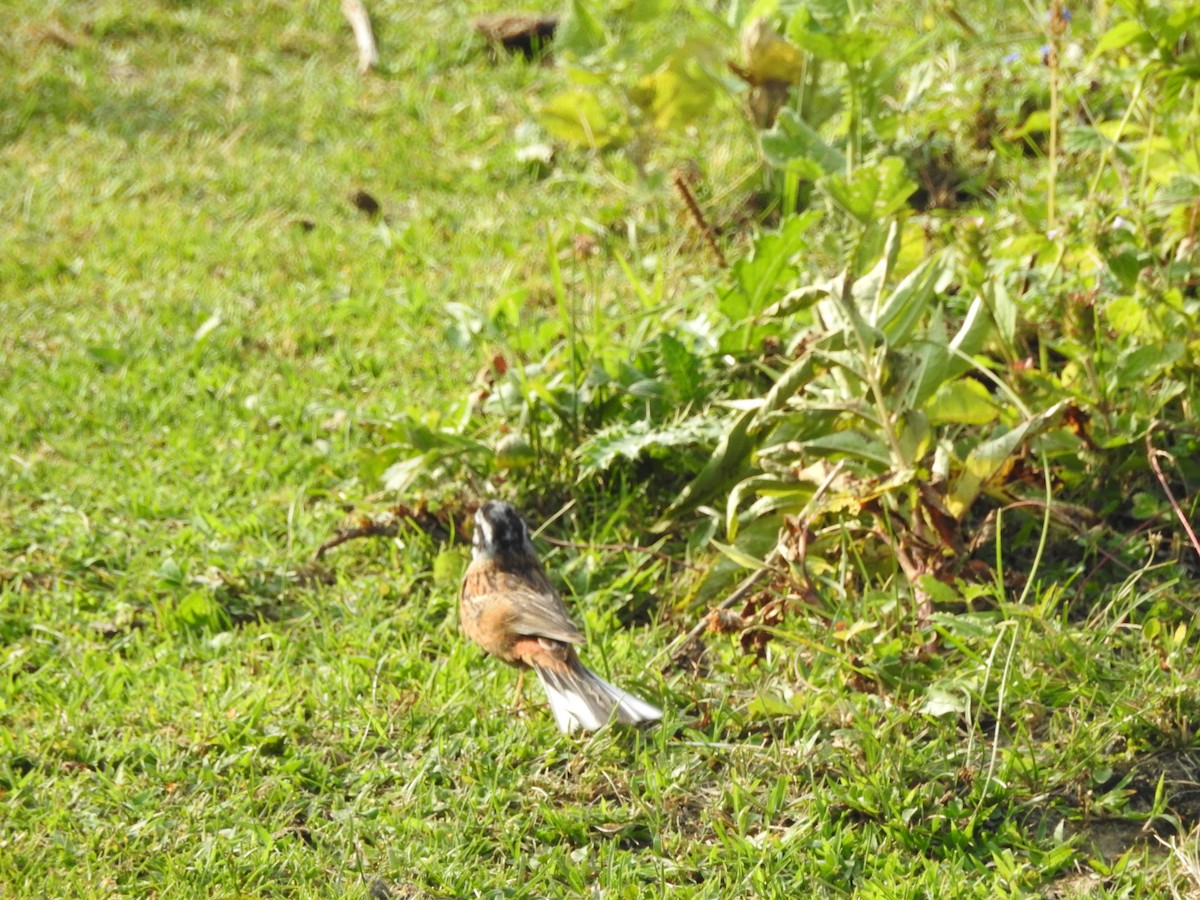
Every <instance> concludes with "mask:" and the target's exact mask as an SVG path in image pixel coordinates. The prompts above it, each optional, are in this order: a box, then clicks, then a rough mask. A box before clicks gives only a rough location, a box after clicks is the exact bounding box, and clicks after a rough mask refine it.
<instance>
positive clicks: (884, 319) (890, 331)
mask: <svg viewBox="0 0 1200 900" xmlns="http://www.w3.org/2000/svg"><path fill="white" fill-rule="evenodd" d="M946 274H947V268H946V266H945V262H944V259H943V258H942V257H941V256H937V257H932V258H930V259H927V260H925V261H924V262H923V263H921V264H920V265H919V266H917V268H915V269H913V270H912V271H911V272H909V273H908V275H906V276H905V277H904V279H903V280H902V281H901V282H900V283H899V284H898V285H896V288H895V290H893V291H892V292H891V294H889V295H888V296H887V299H886V300H884V301H883V303H882V306H881V307H880V308H878V310H877V312H876V313H875V315H874V316H873V317H872V321H871V324H873V325H874V326H875V327H876V328H878V329H879V330H880V331H882V332H883V333H884V335H885V336H886V337H887V339H888V344H889V345H890V346H892V347H900V346H903V345H904V344H905V343H906V342H907V341H908V339H909V337H910V336H911V335H912V333H913V330H914V329H915V328H916V326H917V323H918V322H920V321H921V319H922V317H923V316H924V315H927V314H928V313H930V312H931V311H932V309H931V307H932V303H931V301H932V300H933V298H934V292H935V291H936V290H937V288H938V285H939V283H940V282H941V281H942V278H943V276H944V275H946Z"/></svg>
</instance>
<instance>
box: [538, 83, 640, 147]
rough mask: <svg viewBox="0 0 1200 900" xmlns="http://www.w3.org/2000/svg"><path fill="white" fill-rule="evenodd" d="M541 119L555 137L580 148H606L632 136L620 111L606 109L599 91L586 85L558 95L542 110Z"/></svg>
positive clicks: (539, 118) (539, 117) (539, 114)
mask: <svg viewBox="0 0 1200 900" xmlns="http://www.w3.org/2000/svg"><path fill="white" fill-rule="evenodd" d="M538 121H539V122H540V123H541V125H542V127H543V128H545V129H546V131H548V132H549V133H550V134H552V135H553V136H554V137H556V138H558V139H559V140H562V141H566V142H567V143H569V144H574V145H576V146H578V147H594V148H596V149H600V150H602V149H604V148H606V147H612V146H614V145H616V144H620V143H623V142H624V141H625V139H626V137H627V136H628V128H627V127H626V124H625V121H624V118H623V116H622V115H621V113H620V111H619V110H615V109H612V108H607V109H606V108H605V106H604V105H603V104H602V103H601V102H600V100H599V98H598V97H597V96H596V95H595V94H593V93H592V92H591V91H587V90H584V89H582V88H572V89H570V90H566V91H563V92H562V93H559V94H555V95H554V96H553V97H551V98H550V99H549V100H548V101H547V102H546V103H545V105H543V106H542V108H541V110H539V112H538Z"/></svg>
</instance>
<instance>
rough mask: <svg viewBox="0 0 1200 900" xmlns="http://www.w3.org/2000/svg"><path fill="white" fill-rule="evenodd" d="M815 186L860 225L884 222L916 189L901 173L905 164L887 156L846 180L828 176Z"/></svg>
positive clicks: (901, 206) (914, 183)
mask: <svg viewBox="0 0 1200 900" xmlns="http://www.w3.org/2000/svg"><path fill="white" fill-rule="evenodd" d="M817 186H818V187H819V188H820V189H821V190H822V191H824V192H825V194H826V195H828V197H829V198H830V199H831V200H832V201H833V202H834V203H835V204H837V206H838V207H840V208H841V209H842V210H844V211H845V212H847V213H849V214H850V215H851V216H852V217H854V218H855V219H856V220H857V221H858V222H860V223H861V224H863V225H870V224H872V223H875V222H878V221H880V220H882V219H887V218H888V217H890V216H892V215H893V214H895V213H896V212H898V211H899V210H901V209H902V208H903V207H904V205H905V204H906V203H907V202H908V198H909V197H911V196H912V194H913V192H914V191H915V190H916V189H917V185H916V182H914V181H912V180H911V179H909V177H908V175H907V174H906V173H905V171H904V160H902V159H900V158H899V157H896V156H889V157H887V158H886V159H883V160H880V161H879V162H878V163H877V164H875V165H874V166H863V167H862V168H860V169H858V170H857V171H855V172H854V174H852V175H849V176H844V175H830V176H828V177H826V178H823V179H821V180H820V181H819V182H817Z"/></svg>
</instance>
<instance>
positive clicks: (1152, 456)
mask: <svg viewBox="0 0 1200 900" xmlns="http://www.w3.org/2000/svg"><path fill="white" fill-rule="evenodd" d="M1156 424H1157V423H1156ZM1153 434H1154V425H1151V426H1150V429H1149V430H1148V431H1147V432H1146V458H1147V459H1148V460H1149V461H1150V468H1151V469H1153V470H1154V477H1155V478H1157V479H1158V483H1159V484H1161V485H1162V489H1163V493H1164V494H1166V495H1167V502H1168V503H1170V504H1171V509H1173V510H1175V516H1176V518H1178V519H1179V523H1180V524H1181V525H1183V530H1184V531H1186V532H1187V536H1188V539H1189V540H1190V541H1191V542H1192V549H1193V550H1195V551H1196V556H1200V540H1197V538H1196V532H1195V531H1193V530H1192V525H1191V523H1190V522H1188V520H1187V516H1185V515H1184V514H1183V510H1182V509H1181V508H1180V506H1179V501H1178V500H1176V499H1175V495H1174V494H1173V493H1171V487H1170V485H1168V484H1167V477H1166V476H1165V475H1163V470H1162V467H1161V466H1160V465H1159V464H1158V460H1159V458H1165V459H1169V460H1171V461H1172V462H1174V461H1175V458H1174V457H1173V456H1171V454H1170V453H1168V452H1167V451H1166V450H1159V449H1158V448H1157V447H1155V446H1154V443H1153V441H1151V436H1152V435H1153Z"/></svg>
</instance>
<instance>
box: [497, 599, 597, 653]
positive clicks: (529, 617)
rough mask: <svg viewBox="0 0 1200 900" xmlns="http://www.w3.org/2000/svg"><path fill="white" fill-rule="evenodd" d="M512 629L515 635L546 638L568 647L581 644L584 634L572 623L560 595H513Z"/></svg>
mask: <svg viewBox="0 0 1200 900" xmlns="http://www.w3.org/2000/svg"><path fill="white" fill-rule="evenodd" d="M509 596H510V598H511V601H512V619H511V620H510V622H511V628H512V630H513V632H514V633H515V634H520V635H525V636H527V637H546V638H550V639H551V640H555V641H563V642H565V643H568V644H582V643H583V642H584V637H583V632H581V631H580V630H579V628H578V627H577V626H576V625H575V623H574V622H572V621H571V619H570V617H569V616H568V615H567V610H566V608H565V607H563V602H562V600H560V599H559V597H558V595H557V594H547V593H544V592H542V591H531V590H525V589H522V590H516V591H510V592H509Z"/></svg>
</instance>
